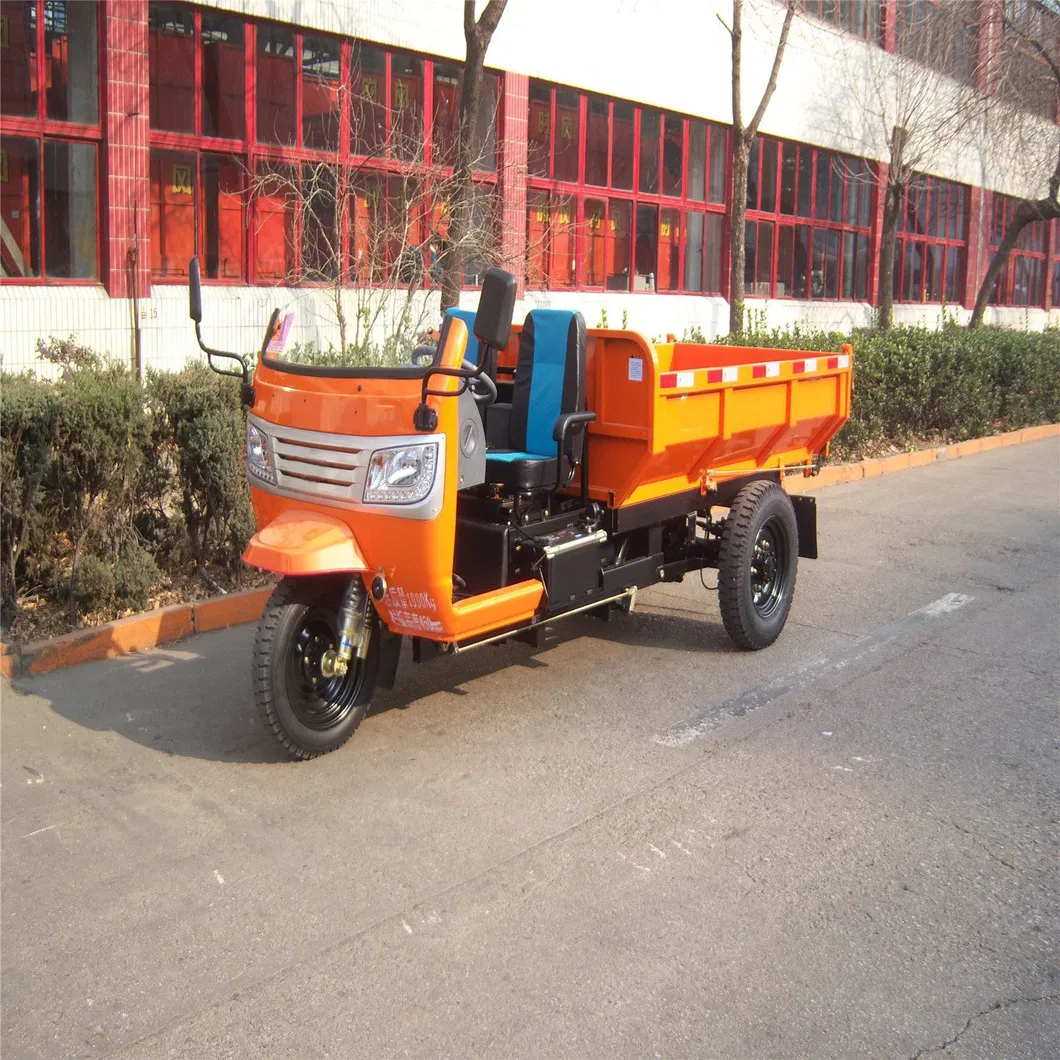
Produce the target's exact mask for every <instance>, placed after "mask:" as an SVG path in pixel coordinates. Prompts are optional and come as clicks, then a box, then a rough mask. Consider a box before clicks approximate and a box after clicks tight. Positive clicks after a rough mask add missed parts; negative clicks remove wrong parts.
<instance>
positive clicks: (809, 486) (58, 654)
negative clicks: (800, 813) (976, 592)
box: [0, 423, 1060, 678]
mask: <svg viewBox="0 0 1060 1060" xmlns="http://www.w3.org/2000/svg"><path fill="white" fill-rule="evenodd" d="M1056 437H1060V423H1047V424H1044V425H1043V426H1041V427H1025V428H1024V429H1023V430H1021V431H1009V432H1008V433H1007V434H995V435H991V436H990V437H987V438H972V439H970V440H969V441H967V442H958V443H957V444H956V445H944V446H941V447H940V448H938V449H921V450H919V451H917V452H915V453H898V454H896V455H895V456H886V457H882V458H880V459H873V460H862V461H860V462H859V463H857V464H835V465H832V466H830V467H825V468H822V470H821V473H820V474H819V475H817V476H815V477H814V478H795V477H794V476H792V477H790V478H787V479H785V480H784V486H785V488H786V489H787V491H788V492H789V493H807V492H809V491H811V490H817V489H822V488H824V487H825V486H835V485H838V484H839V483H842V482H859V481H860V480H861V479H865V478H875V477H876V476H877V475H889V474H892V473H893V472H896V471H907V470H909V469H910V468H914V467H925V466H926V465H928V464H934V463H938V462H939V461H944V460H957V459H959V458H961V457H964V456H974V455H975V454H977V453H985V452H989V451H990V450H992V449H1002V448H1004V447H1006V446H1009V445H1021V444H1023V443H1024V442H1037V441H1040V440H1041V439H1043V438H1056ZM271 594H272V589H271V588H267V589H251V590H250V591H249V592H244V593H229V594H227V595H225V596H214V597H210V598H209V599H207V600H199V601H197V602H195V603H191V604H175V605H174V606H173V607H163V608H160V609H159V610H157V611H145V612H144V613H143V614H140V615H132V616H131V617H129V618H121V619H118V620H117V621H116V622H106V623H104V624H103V625H100V626H92V627H91V628H89V629H79V630H76V631H75V632H73V633H66V634H64V635H63V636H61V637H50V638H48V639H46V640H37V641H33V642H31V643H29V644H25V645H23V646H22V648H21V649H16V648H14V647H13V646H12V645H10V644H4V643H2V642H0V675H2V676H3V677H7V678H11V677H16V676H21V675H23V674H43V673H47V672H48V671H50V670H57V669H60V668H61V667H65V666H76V665H77V664H78V663H83V662H92V661H94V660H97V659H112V658H114V657H115V656H118V655H128V654H129V653H130V652H135V651H144V650H145V649H147V648H155V647H158V645H160V644H167V643H170V642H171V641H176V640H183V639H184V638H185V637H190V636H191V635H192V634H193V633H206V632H208V631H210V630H214V629H227V628H228V627H229V626H237V625H241V624H243V623H247V622H256V621H257V620H258V619H259V618H260V617H261V613H262V611H264V609H265V604H266V602H267V601H268V599H269V596H270V595H271Z"/></svg>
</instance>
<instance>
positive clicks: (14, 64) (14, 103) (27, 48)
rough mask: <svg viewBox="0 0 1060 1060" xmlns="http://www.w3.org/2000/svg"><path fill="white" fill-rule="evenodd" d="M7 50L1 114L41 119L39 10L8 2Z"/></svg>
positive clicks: (1, 52)
mask: <svg viewBox="0 0 1060 1060" xmlns="http://www.w3.org/2000/svg"><path fill="white" fill-rule="evenodd" d="M3 17H4V18H5V19H6V20H7V30H6V32H7V46H6V47H4V48H2V49H0V113H4V114H18V115H22V116H24V117H32V118H35V117H36V116H37V7H36V4H35V3H34V2H33V0H21V2H19V0H12V2H10V3H8V2H6V0H5V3H4V11H3Z"/></svg>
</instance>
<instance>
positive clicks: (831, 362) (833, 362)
mask: <svg viewBox="0 0 1060 1060" xmlns="http://www.w3.org/2000/svg"><path fill="white" fill-rule="evenodd" d="M828 367H829V368H838V367H839V358H838V357H829V358H828Z"/></svg>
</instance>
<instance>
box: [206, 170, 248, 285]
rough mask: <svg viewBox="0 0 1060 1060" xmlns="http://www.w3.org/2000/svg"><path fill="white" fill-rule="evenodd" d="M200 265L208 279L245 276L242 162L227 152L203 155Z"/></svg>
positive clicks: (238, 278) (228, 278)
mask: <svg viewBox="0 0 1060 1060" xmlns="http://www.w3.org/2000/svg"><path fill="white" fill-rule="evenodd" d="M201 169H202V180H201V182H200V185H199V187H200V188H201V189H202V201H201V202H200V205H199V210H200V217H199V224H200V225H201V229H202V235H203V239H202V248H203V253H202V266H203V271H204V275H205V276H206V278H207V279H210V280H241V279H244V278H245V277H246V229H245V227H244V224H243V165H242V162H241V161H240V159H238V158H233V157H232V156H231V155H213V154H203V156H202V162H201Z"/></svg>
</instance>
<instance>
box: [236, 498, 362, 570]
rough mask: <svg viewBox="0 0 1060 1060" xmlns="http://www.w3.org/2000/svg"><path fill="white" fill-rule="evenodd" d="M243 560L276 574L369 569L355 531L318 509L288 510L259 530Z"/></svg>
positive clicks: (251, 540)
mask: <svg viewBox="0 0 1060 1060" xmlns="http://www.w3.org/2000/svg"><path fill="white" fill-rule="evenodd" d="M243 559H244V560H245V561H246V562H247V563H249V564H250V565H251V566H253V567H260V568H261V569H262V570H271V571H273V572H274V573H276V574H327V573H328V572H329V571H358V570H361V571H363V570H368V564H367V563H366V562H365V559H364V555H363V553H362V552H361V547H360V545H358V544H357V539H356V538H355V537H354V536H353V531H352V530H351V529H350V528H349V527H348V526H347V525H346V524H345V523H344V522H342V521H341V520H340V519H332V518H331V517H330V516H327V515H321V514H319V513H317V512H300V511H297V510H294V511H286V512H284V513H283V514H282V515H278V516H277V517H276V518H275V519H273V521H272V522H271V523H269V525H268V526H266V527H263V528H262V529H261V530H259V531H258V532H257V533H256V534H255V535H254V536H253V537H252V538H251V539H250V544H249V545H247V550H246V552H244V553H243Z"/></svg>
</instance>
